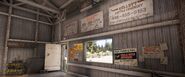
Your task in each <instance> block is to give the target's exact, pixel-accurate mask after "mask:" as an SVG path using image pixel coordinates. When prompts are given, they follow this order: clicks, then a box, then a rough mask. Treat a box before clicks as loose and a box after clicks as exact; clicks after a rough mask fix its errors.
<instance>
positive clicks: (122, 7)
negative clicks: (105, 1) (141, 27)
mask: <svg viewBox="0 0 185 77" xmlns="http://www.w3.org/2000/svg"><path fill="white" fill-rule="evenodd" d="M149 16H153V0H127V1H124V2H122V3H120V4H117V5H114V6H112V7H110V8H109V25H115V24H120V23H124V22H129V21H133V20H138V19H142V18H146V17H149Z"/></svg>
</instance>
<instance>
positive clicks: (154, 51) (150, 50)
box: [143, 46, 164, 58]
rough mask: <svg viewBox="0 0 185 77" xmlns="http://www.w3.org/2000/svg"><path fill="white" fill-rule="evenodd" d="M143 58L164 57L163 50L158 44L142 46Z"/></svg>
mask: <svg viewBox="0 0 185 77" xmlns="http://www.w3.org/2000/svg"><path fill="white" fill-rule="evenodd" d="M143 55H144V58H161V57H164V52H163V50H161V47H160V46H147V47H143Z"/></svg>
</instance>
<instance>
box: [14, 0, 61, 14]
mask: <svg viewBox="0 0 185 77" xmlns="http://www.w3.org/2000/svg"><path fill="white" fill-rule="evenodd" d="M17 1H19V2H22V3H25V4H28V5H31V6H34V7H37V8H40V9H43V10H47V11H50V12H53V13H59V10H55V9H52V8H48V7H46V6H43V5H40V4H38V3H35V2H31V1H29V0H17Z"/></svg>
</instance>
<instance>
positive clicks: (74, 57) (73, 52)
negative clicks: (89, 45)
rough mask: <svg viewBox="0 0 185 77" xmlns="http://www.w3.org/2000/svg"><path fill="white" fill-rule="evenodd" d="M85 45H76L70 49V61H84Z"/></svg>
mask: <svg viewBox="0 0 185 77" xmlns="http://www.w3.org/2000/svg"><path fill="white" fill-rule="evenodd" d="M82 56H83V43H77V44H74V45H73V47H71V48H70V49H69V60H70V61H82V60H83V57H82Z"/></svg>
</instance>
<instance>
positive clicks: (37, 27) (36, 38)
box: [34, 9, 39, 57]
mask: <svg viewBox="0 0 185 77" xmlns="http://www.w3.org/2000/svg"><path fill="white" fill-rule="evenodd" d="M37 12H39V9H37ZM36 20H37V21H36V26H35V42H36V43H37V42H38V31H39V22H38V21H39V14H37V17H36ZM34 56H35V57H37V56H38V55H37V47H35V48H34Z"/></svg>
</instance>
